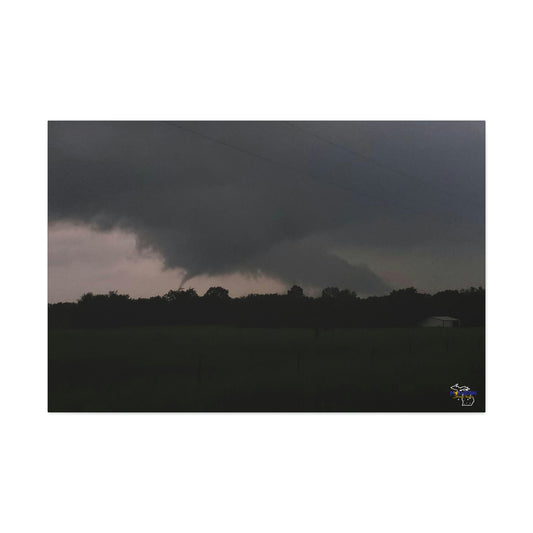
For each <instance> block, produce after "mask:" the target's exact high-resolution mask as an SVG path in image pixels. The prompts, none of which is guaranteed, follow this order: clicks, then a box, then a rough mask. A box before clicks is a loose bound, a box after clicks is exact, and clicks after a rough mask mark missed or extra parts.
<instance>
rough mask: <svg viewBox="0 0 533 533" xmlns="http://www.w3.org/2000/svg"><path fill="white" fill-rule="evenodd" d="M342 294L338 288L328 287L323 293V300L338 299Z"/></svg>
mask: <svg viewBox="0 0 533 533" xmlns="http://www.w3.org/2000/svg"><path fill="white" fill-rule="evenodd" d="M340 293H341V291H340V290H339V289H338V288H337V287H326V288H325V289H324V290H323V291H322V298H338V297H339V294H340Z"/></svg>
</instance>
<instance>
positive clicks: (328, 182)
mask: <svg viewBox="0 0 533 533" xmlns="http://www.w3.org/2000/svg"><path fill="white" fill-rule="evenodd" d="M164 124H167V125H170V126H173V127H176V128H179V129H180V130H182V131H184V132H186V133H189V134H191V135H195V136H198V137H201V138H203V139H205V140H208V141H210V142H212V143H215V144H219V145H221V146H224V147H226V148H229V149H232V150H234V151H237V152H240V153H241V154H244V155H246V156H248V157H252V158H256V159H260V160H262V161H264V162H267V163H269V164H272V165H275V166H276V167H278V168H281V169H283V170H285V171H289V172H291V173H293V174H296V175H298V176H300V177H301V178H304V179H306V180H309V179H312V180H314V181H316V182H317V183H319V184H320V185H323V186H333V187H337V188H339V189H343V190H345V191H350V192H355V193H357V194H358V195H359V196H363V197H365V198H367V199H369V200H370V201H371V202H374V203H378V204H381V205H382V206H384V207H385V208H386V209H390V204H389V203H388V202H385V201H383V199H382V198H379V197H376V196H375V195H371V194H368V193H366V192H365V191H362V190H361V188H360V187H357V188H356V187H353V186H346V185H344V184H341V183H338V182H335V181H332V180H325V179H321V178H318V177H317V176H314V175H313V174H311V173H309V172H307V171H303V170H301V169H299V168H297V167H294V166H292V165H289V164H287V163H283V162H280V161H277V160H275V159H272V158H270V157H268V156H265V155H264V154H261V153H257V152H254V151H252V150H248V149H246V148H242V147H241V146H238V145H235V144H233V143H229V142H227V141H223V140H221V139H218V138H216V137H213V136H212V135H209V134H206V133H203V132H199V131H198V130H195V129H192V128H189V127H187V126H184V125H183V123H178V122H164ZM287 124H291V125H292V126H294V125H293V124H292V123H287ZM294 127H296V126H294ZM297 129H300V130H301V128H297ZM301 131H304V130H301ZM308 133H310V134H312V133H311V132H308ZM312 135H313V134H312ZM328 142H329V143H330V144H335V143H333V142H331V141H328ZM347 150H348V149H347ZM395 207H396V208H397V209H400V210H403V211H406V212H410V213H415V214H417V215H422V216H427V215H428V212H425V211H421V210H419V209H413V208H412V207H407V206H405V205H401V204H399V203H396V204H395ZM431 215H432V216H433V217H434V213H433V212H432V213H431ZM440 222H444V221H440ZM446 222H448V223H449V224H452V223H453V221H446Z"/></svg>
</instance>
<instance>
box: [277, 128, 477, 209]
mask: <svg viewBox="0 0 533 533" xmlns="http://www.w3.org/2000/svg"><path fill="white" fill-rule="evenodd" d="M285 124H287V125H289V126H291V127H293V128H295V129H297V130H298V131H301V132H302V133H305V134H307V135H310V136H312V137H314V138H315V139H318V140H319V141H322V142H324V143H327V144H329V145H330V146H335V147H336V148H338V149H339V150H342V151H344V152H348V153H350V154H351V155H354V156H356V157H357V158H358V159H362V160H364V161H367V162H368V163H370V164H371V165H373V166H375V167H377V168H380V169H382V170H385V171H386V172H389V173H392V174H397V175H398V176H401V177H403V178H408V179H410V180H415V181H418V182H419V183H422V185H423V186H425V187H428V186H429V184H428V183H427V182H426V181H424V180H423V179H422V178H420V177H419V176H415V175H413V174H409V173H407V172H404V171H402V170H398V169H395V168H392V167H389V166H388V165H385V164H383V163H381V162H380V161H378V160H377V159H375V158H373V157H371V156H368V155H365V154H363V153H361V152H359V151H357V150H354V149H353V148H348V147H347V146H344V145H343V144H339V143H336V142H334V141H332V140H331V139H327V138H326V137H323V136H322V135H319V134H318V133H315V132H314V131H310V130H308V129H306V128H302V127H300V126H299V125H297V124H295V123H294V122H285ZM431 188H432V189H435V190H438V191H439V192H441V193H443V194H446V195H448V196H450V197H452V198H457V199H459V200H460V201H463V202H464V201H467V202H472V203H473V204H475V205H476V206H477V207H481V205H480V204H479V203H478V202H476V201H475V200H473V199H472V198H464V197H462V196H459V195H457V194H455V193H453V192H452V191H449V190H447V189H443V188H442V187H438V186H435V185H434V184H432V185H431Z"/></svg>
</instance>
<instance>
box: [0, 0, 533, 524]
mask: <svg viewBox="0 0 533 533" xmlns="http://www.w3.org/2000/svg"><path fill="white" fill-rule="evenodd" d="M526 6H527V4H526V3H525V2H524V3H522V2H518V1H509V2H507V3H506V4H505V5H503V4H501V3H496V2H490V1H488V2H487V1H486V2H479V1H472V2H464V1H462V2H458V1H454V0H451V1H450V0H449V1H447V2H432V3H428V2H427V1H426V2H421V1H409V0H407V1H403V2H392V1H389V2H387V1H379V0H376V1H374V2H340V1H335V0H332V1H330V2H327V3H326V2H316V1H307V2H296V1H292V2H291V1H288V0H286V1H284V2H280V1H271V2H265V3H261V4H260V3H251V2H244V1H241V2H237V1H231V0H229V1H226V2H211V1H198V2H195V3H194V4H193V3H191V2H163V1H153V2H150V3H146V2H139V1H135V0H134V1H130V2H120V1H110V0H107V1H106V2H103V1H99V0H97V1H94V2H91V3H72V2H66V1H50V2H35V1H33V2H32V1H29V2H23V3H22V2H17V3H15V2H11V3H8V4H7V8H6V9H5V12H4V15H3V17H2V19H3V30H2V32H1V37H0V38H1V39H2V45H3V46H2V49H3V51H4V54H5V60H4V64H3V67H2V71H3V76H2V77H3V80H4V81H3V87H2V89H3V91H4V97H3V99H2V103H3V108H4V109H3V113H2V115H3V120H2V141H3V143H2V146H3V148H4V150H3V155H2V170H3V172H2V178H3V179H2V189H3V191H2V192H3V194H2V199H3V210H2V222H3V224H2V228H3V232H2V236H3V251H4V254H3V259H4V260H3V263H4V264H3V267H4V268H5V270H4V269H3V272H4V274H3V280H4V286H3V289H4V291H3V294H4V295H6V294H7V298H6V297H4V298H2V306H1V308H2V314H3V323H4V324H5V325H6V327H5V329H4V336H3V339H2V348H3V349H2V351H1V353H2V356H1V357H2V359H1V360H2V372H1V374H0V375H1V378H2V387H1V390H0V394H1V400H2V402H1V405H2V410H3V417H2V419H3V424H2V426H3V431H2V434H3V438H2V455H1V457H2V462H3V467H2V481H1V482H2V487H3V488H4V497H3V504H4V505H3V507H4V511H3V512H2V516H1V517H0V521H1V525H2V526H3V527H2V529H3V530H4V531H23V532H26V531H27V532H32V533H33V532H34V531H41V532H42V531H51V532H52V531H53V532H54V533H59V532H67V531H68V532H71V531H76V532H78V533H80V532H85V531H87V532H89V531H90V532H91V533H93V532H94V531H99V532H101V531H110V532H111V531H113V532H115V531H128V532H134V531H160V532H161V531H176V530H178V529H179V530H180V531H187V532H190V531H193V532H194V531H206V532H211V531H221V530H222V531H226V530H227V531H232V532H236V531H243V532H244V531H246V532H248V531H256V532H257V531H265V532H267V531H268V532H269V533H270V532H272V531H306V532H309V531H324V530H331V531H353V530H354V528H357V529H358V530H361V531H365V532H372V531H384V532H389V531H409V532H410V533H412V532H417V531H433V532H440V531H447V532H449V531H452V530H457V529H459V528H460V529H465V530H466V529H469V530H471V531H472V530H475V531H483V530H487V529H490V530H493V529H494V530H497V531H501V530H504V529H505V530H510V529H512V528H515V529H517V530H524V529H527V524H528V523H530V522H531V520H530V518H529V515H528V514H526V497H527V493H528V491H527V487H526V484H525V482H524V479H526V480H527V479H528V475H530V474H531V461H530V459H529V457H530V450H531V436H530V433H529V431H528V428H529V423H528V420H529V419H530V414H531V411H530V401H531V400H530V395H529V392H528V391H529V387H530V376H531V375H532V374H533V373H532V367H531V355H530V352H531V349H530V346H531V342H530V339H529V337H530V335H529V329H530V327H529V322H530V320H531V319H530V315H531V309H530V307H531V304H530V301H531V299H530V298H529V295H530V293H531V289H530V288H529V287H530V286H531V282H530V276H531V271H532V270H531V259H530V257H531V256H530V255H527V254H528V249H529V246H530V245H529V243H530V242H531V235H530V232H529V231H528V230H529V229H530V227H531V226H530V224H528V222H529V220H530V218H529V216H530V212H531V207H530V202H531V197H532V195H531V180H530V179H529V176H530V174H531V173H530V167H531V163H530V155H529V153H530V143H531V132H530V127H531V123H532V122H531V118H532V117H531V105H530V95H531V94H533V90H532V87H531V82H530V79H529V78H528V72H529V70H530V69H528V65H529V63H530V58H529V57H528V55H527V54H526V51H527V50H528V49H531V44H532V43H531V32H530V27H529V21H530V18H529V17H528V16H527V13H526ZM282 118H290V119H293V120H297V119H344V120H347V119H359V120H364V119H377V120H379V119H469V120H484V119H486V120H487V150H488V152H487V153H488V157H487V162H488V174H487V176H488V182H487V185H488V187H487V190H488V194H487V200H488V213H489V216H488V221H487V231H488V241H487V260H488V269H487V274H488V276H487V288H488V309H489V311H488V342H489V344H488V360H487V361H488V364H487V375H488V383H487V390H488V393H489V399H488V400H489V401H488V402H487V409H488V412H487V414H484V415H473V414H462V415H342V416H341V415H325V416H321V415H198V416H193V415H107V416H106V415H49V414H47V412H46V323H45V320H46V306H45V302H46V121H47V120H49V119H53V120H58V119H282ZM507 389H509V390H511V391H512V397H509V394H507V393H506V391H507ZM443 394H447V391H443ZM527 503H529V502H527Z"/></svg>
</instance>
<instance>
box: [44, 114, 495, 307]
mask: <svg viewBox="0 0 533 533" xmlns="http://www.w3.org/2000/svg"><path fill="white" fill-rule="evenodd" d="M484 210H485V127H484V123H483V122H51V123H50V124H49V222H50V228H49V299H50V301H58V300H75V299H77V298H78V297H79V296H80V295H81V294H82V293H83V292H87V291H93V292H100V291H104V290H113V289H118V290H121V291H125V292H129V293H130V294H131V295H132V296H139V295H143V296H147V295H152V294H158V293H161V292H164V291H166V290H169V289H170V288H177V287H178V286H179V285H180V283H181V282H182V281H183V282H184V286H186V287H189V286H192V287H196V288H198V289H201V290H203V289H205V288H207V287H208V286H210V285H212V284H220V283H225V286H226V287H227V288H229V289H230V293H231V294H232V295H234V296H235V295H240V294H245V293H249V292H269V291H279V290H284V288H285V287H286V286H288V285H291V284H293V283H297V284H300V285H302V286H304V287H305V288H306V289H307V290H308V291H310V292H312V291H313V290H315V291H316V290H317V289H319V288H323V287H326V286H338V287H341V288H344V287H346V288H350V289H353V290H355V291H356V292H357V293H358V294H360V295H363V296H364V295H372V294H382V293H386V292H388V291H390V290H391V288H399V287H405V286H411V285H414V286H415V287H417V288H418V289H419V290H424V291H429V292H435V291H437V290H441V289H445V288H463V287H469V286H471V285H476V286H477V285H484V282H485V274H484V269H485V214H484ZM201 290H200V291H199V292H201Z"/></svg>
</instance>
